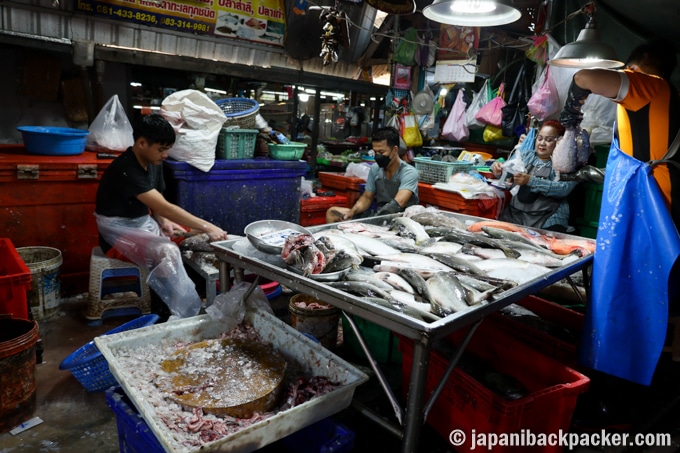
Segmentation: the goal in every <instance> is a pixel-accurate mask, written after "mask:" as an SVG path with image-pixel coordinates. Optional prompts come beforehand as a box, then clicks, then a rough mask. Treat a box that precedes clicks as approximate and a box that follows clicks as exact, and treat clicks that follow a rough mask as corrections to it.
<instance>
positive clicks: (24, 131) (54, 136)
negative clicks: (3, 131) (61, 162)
mask: <svg viewBox="0 0 680 453" xmlns="http://www.w3.org/2000/svg"><path fill="white" fill-rule="evenodd" d="M17 130H18V131H19V132H21V136H22V138H23V140H24V146H25V147H26V151H28V152H29V153H30V154H44V155H48V156H75V155H77V154H82V153H83V151H85V144H86V142H87V136H88V134H89V133H90V132H89V131H84V130H82V129H73V128H69V127H43V126H19V127H17Z"/></svg>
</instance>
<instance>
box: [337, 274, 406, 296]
mask: <svg viewBox="0 0 680 453" xmlns="http://www.w3.org/2000/svg"><path fill="white" fill-rule="evenodd" d="M375 275H376V273H373V275H370V274H367V273H365V272H349V273H348V274H347V275H345V280H347V281H351V282H365V283H370V284H371V285H373V286H376V287H378V288H380V289H382V290H385V291H392V290H393V289H394V287H392V285H390V284H389V283H387V282H385V281H384V280H382V279H379V278H377V277H375Z"/></svg>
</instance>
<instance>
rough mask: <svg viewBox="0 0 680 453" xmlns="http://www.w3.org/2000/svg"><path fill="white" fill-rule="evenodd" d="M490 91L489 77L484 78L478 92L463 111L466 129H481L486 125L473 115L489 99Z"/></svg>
mask: <svg viewBox="0 0 680 453" xmlns="http://www.w3.org/2000/svg"><path fill="white" fill-rule="evenodd" d="M490 92H491V90H490V89H489V79H486V80H485V81H484V85H482V88H481V89H480V90H479V92H478V93H477V94H475V95H474V96H473V97H472V102H470V105H469V106H468V108H467V111H466V112H465V122H466V125H467V127H468V129H482V128H484V126H486V124H484V123H482V122H481V121H479V120H478V119H476V118H475V115H476V114H477V112H479V110H480V109H481V108H482V107H484V106H485V105H486V104H487V103H488V102H489V101H490V100H491V93H490Z"/></svg>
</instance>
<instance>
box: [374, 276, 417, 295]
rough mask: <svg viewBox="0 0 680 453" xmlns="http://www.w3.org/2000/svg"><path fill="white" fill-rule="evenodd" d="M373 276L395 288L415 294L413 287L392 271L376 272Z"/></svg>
mask: <svg viewBox="0 0 680 453" xmlns="http://www.w3.org/2000/svg"><path fill="white" fill-rule="evenodd" d="M373 276H374V277H375V278H378V279H380V280H382V281H384V282H385V283H387V284H388V285H390V286H391V287H392V288H394V289H396V290H399V291H403V292H405V293H410V294H415V291H414V290H413V287H412V286H411V285H410V284H409V283H408V282H407V281H406V280H405V279H404V278H403V277H401V276H400V275H399V274H395V273H394V272H376V273H375V274H373Z"/></svg>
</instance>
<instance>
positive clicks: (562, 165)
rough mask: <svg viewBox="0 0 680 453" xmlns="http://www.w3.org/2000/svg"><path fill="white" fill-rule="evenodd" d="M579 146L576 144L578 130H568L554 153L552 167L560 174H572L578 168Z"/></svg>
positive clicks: (558, 141)
mask: <svg viewBox="0 0 680 453" xmlns="http://www.w3.org/2000/svg"><path fill="white" fill-rule="evenodd" d="M577 153H578V146H577V144H576V130H575V129H567V131H566V132H565V133H564V135H563V136H562V138H560V139H559V140H557V145H556V146H555V150H554V151H553V153H552V166H553V169H555V171H558V172H560V173H572V172H574V171H576V168H578V160H577Z"/></svg>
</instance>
